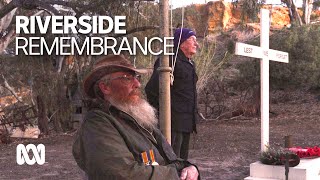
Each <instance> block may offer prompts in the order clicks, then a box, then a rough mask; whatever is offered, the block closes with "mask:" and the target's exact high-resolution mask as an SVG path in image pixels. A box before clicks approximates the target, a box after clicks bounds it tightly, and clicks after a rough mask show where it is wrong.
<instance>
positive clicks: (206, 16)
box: [186, 1, 320, 35]
mask: <svg viewBox="0 0 320 180" xmlns="http://www.w3.org/2000/svg"><path fill="white" fill-rule="evenodd" d="M188 8H191V9H189V11H187V12H188V13H186V19H187V21H188V24H189V25H190V26H191V27H192V28H194V29H195V30H196V32H197V34H198V35H204V34H212V33H215V32H219V31H221V30H224V31H226V30H229V29H232V28H234V27H235V26H237V25H239V24H240V23H242V22H243V23H245V24H247V25H248V26H250V25H252V26H254V27H256V25H254V24H255V23H252V22H250V20H249V19H248V18H247V17H242V14H241V4H238V5H237V6H234V5H233V4H232V3H228V2H224V1H215V2H209V3H207V4H203V5H202V4H201V5H192V6H189V7H188ZM263 8H266V9H270V13H271V17H270V20H271V28H273V29H281V28H284V27H286V26H288V25H289V24H290V18H289V12H288V8H286V7H272V6H271V5H266V6H264V7H263ZM317 13H318V14H320V11H319V12H318V11H317V12H315V14H317ZM301 14H302V13H301ZM258 17H259V15H258ZM318 17H319V16H318ZM257 21H259V20H257ZM257 23H258V22H256V24H257Z"/></svg>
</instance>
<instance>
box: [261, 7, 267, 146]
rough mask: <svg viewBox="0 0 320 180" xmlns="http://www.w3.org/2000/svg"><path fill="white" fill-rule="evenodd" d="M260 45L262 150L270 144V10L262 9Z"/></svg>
mask: <svg viewBox="0 0 320 180" xmlns="http://www.w3.org/2000/svg"><path fill="white" fill-rule="evenodd" d="M260 16H261V17H260V32H261V34H260V46H261V48H262V50H263V54H264V55H263V58H262V59H261V61H260V78H261V79H260V83H261V84H260V90H261V97H260V98H261V151H266V149H267V145H269V58H268V49H269V10H267V9H261V10H260Z"/></svg>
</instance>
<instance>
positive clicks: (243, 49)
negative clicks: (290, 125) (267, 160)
mask: <svg viewBox="0 0 320 180" xmlns="http://www.w3.org/2000/svg"><path fill="white" fill-rule="evenodd" d="M260 16H261V18H260V47H259V46H253V45H249V44H244V43H238V42H237V43H236V50H235V54H236V55H242V56H248V57H253V58H260V59H261V61H260V84H261V85H260V87H261V88H260V89H261V98H260V99H261V107H260V108H261V151H266V148H267V145H269V60H273V61H277V62H284V63H288V62H289V55H288V53H286V52H282V51H276V50H272V49H269V10H267V9H261V10H260Z"/></svg>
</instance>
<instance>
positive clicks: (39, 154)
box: [17, 144, 45, 165]
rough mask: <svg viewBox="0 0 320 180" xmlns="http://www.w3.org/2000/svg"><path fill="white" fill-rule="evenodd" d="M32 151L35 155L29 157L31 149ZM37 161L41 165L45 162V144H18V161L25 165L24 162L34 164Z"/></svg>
mask: <svg viewBox="0 0 320 180" xmlns="http://www.w3.org/2000/svg"><path fill="white" fill-rule="evenodd" d="M30 150H31V151H32V153H33V157H32V158H31V159H30V158H29V154H28V153H29V151H30ZM36 162H37V164H39V165H43V164H44V163H45V147H44V145H43V144H38V146H37V147H36V146H35V145H34V144H28V145H27V146H24V145H23V144H19V145H18V146H17V163H18V164H19V165H23V164H24V163H26V164H28V165H34V164H35V163H36Z"/></svg>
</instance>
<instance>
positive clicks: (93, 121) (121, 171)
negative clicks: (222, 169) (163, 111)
mask: <svg viewBox="0 0 320 180" xmlns="http://www.w3.org/2000/svg"><path fill="white" fill-rule="evenodd" d="M141 115H142V116H143V114H141ZM150 150H152V152H153V154H154V159H153V160H152V158H151V156H152V155H151V153H150ZM142 154H145V155H146V154H147V160H148V161H150V163H145V162H146V161H143V155H142ZM73 156H74V158H75V160H76V162H77V164H78V165H79V166H80V168H81V169H82V170H84V171H85V172H86V174H87V176H88V177H89V179H130V180H135V179H139V180H144V179H155V180H161V179H163V180H170V179H179V172H180V171H181V170H182V169H183V168H184V167H187V166H190V165H191V164H190V163H189V162H187V161H184V160H181V159H177V157H176V155H175V154H174V152H173V150H172V148H171V146H170V145H169V144H168V143H167V141H166V139H165V138H164V137H163V135H162V134H161V132H160V131H159V130H158V129H155V130H153V131H152V132H150V131H148V130H147V129H145V128H143V127H142V126H140V125H139V124H138V123H137V122H136V120H135V119H134V118H132V117H131V116H130V115H128V114H127V113H125V112H123V111H120V110H118V109H116V108H115V107H113V106H110V107H108V108H101V109H93V110H91V111H89V112H88V113H87V115H86V117H85V119H84V121H83V123H82V124H81V127H80V129H79V131H78V134H77V136H76V140H75V142H74V145H73ZM152 161H155V162H156V163H158V164H159V165H146V164H151V163H152ZM156 163H154V164H156Z"/></svg>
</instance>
